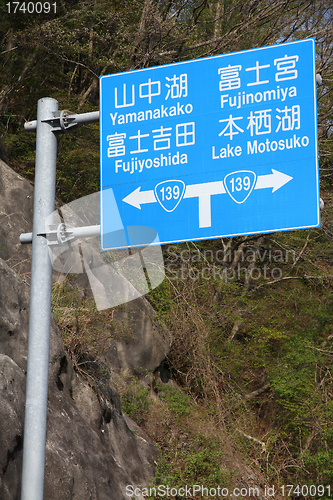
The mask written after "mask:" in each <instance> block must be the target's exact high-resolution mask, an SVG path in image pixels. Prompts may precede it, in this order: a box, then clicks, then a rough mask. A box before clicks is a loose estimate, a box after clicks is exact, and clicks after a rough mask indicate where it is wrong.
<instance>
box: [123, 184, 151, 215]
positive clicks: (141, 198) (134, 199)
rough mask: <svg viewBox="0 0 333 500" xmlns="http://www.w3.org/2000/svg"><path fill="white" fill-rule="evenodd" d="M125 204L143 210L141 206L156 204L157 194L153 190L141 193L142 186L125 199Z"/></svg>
mask: <svg viewBox="0 0 333 500" xmlns="http://www.w3.org/2000/svg"><path fill="white" fill-rule="evenodd" d="M123 201H124V202H125V203H128V204H129V205H132V207H135V208H138V209H139V210H141V205H143V204H144V203H154V202H155V201H156V198H155V193H154V191H153V190H150V191H141V186H139V187H138V188H137V189H135V190H134V191H132V192H131V193H130V194H129V195H127V196H126V197H125V198H123Z"/></svg>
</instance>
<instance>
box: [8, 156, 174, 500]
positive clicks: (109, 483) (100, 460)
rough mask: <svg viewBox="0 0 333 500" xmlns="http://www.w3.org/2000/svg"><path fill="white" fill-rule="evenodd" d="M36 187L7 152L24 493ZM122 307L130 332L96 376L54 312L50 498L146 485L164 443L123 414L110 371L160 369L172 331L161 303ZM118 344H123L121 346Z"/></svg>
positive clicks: (12, 405)
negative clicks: (83, 366)
mask: <svg viewBox="0 0 333 500" xmlns="http://www.w3.org/2000/svg"><path fill="white" fill-rule="evenodd" d="M32 195H33V193H32V188H31V186H30V184H29V183H28V182H27V181H25V180H23V179H22V178H21V177H19V176H18V175H17V174H15V173H14V172H13V171H12V170H11V169H9V167H7V166H6V165H5V164H4V163H3V162H1V161H0V222H1V224H0V228H1V229H0V238H1V240H0V241H1V246H0V498H1V500H14V499H17V498H19V495H20V488H21V468H22V448H23V424H24V404H25V378H26V364H27V338H28V314H29V285H28V283H26V282H25V281H27V280H26V279H25V277H26V273H28V272H29V266H30V262H29V261H30V249H29V247H28V246H25V247H22V246H21V245H20V243H19V240H18V238H19V235H20V233H22V232H29V231H31V228H32V227H31V226H32V222H31V221H32ZM127 307H128V309H126V308H125V309H122V311H120V312H119V318H118V319H119V321H121V322H126V321H127V322H129V323H130V325H131V331H130V334H129V335H128V336H127V337H126V338H125V339H124V340H123V341H122V340H121V339H120V338H119V339H117V342H115V343H114V344H113V346H112V348H111V350H110V352H109V353H106V354H105V357H104V363H105V364H106V366H107V370H106V372H105V373H104V375H103V377H100V378H98V377H95V378H94V379H92V380H91V381H90V382H89V381H87V380H86V379H84V378H82V377H81V376H80V375H79V374H77V373H76V372H75V371H74V369H73V365H72V362H71V359H70V358H69V357H68V355H67V353H66V351H65V349H64V346H63V342H62V338H61V334H60V331H59V329H58V327H57V325H56V323H55V321H54V320H53V321H52V328H51V348H50V368H49V401H48V427H47V443H46V469H45V490H44V491H45V493H44V498H47V499H48V500H62V499H63V500H65V499H66V500H69V499H80V500H85V499H87V500H88V499H94V500H95V499H96V500H97V499H99V500H122V499H125V498H128V497H127V496H126V492H125V491H126V490H125V489H126V485H136V486H144V485H147V484H148V483H149V481H150V480H151V479H152V477H153V474H154V462H155V460H156V458H157V450H156V448H155V446H154V445H153V443H152V442H151V441H150V440H149V438H148V437H147V436H146V435H145V434H144V433H143V432H142V431H141V430H140V429H139V428H138V427H137V426H136V424H134V422H132V421H131V420H130V419H129V418H128V417H126V416H125V415H123V414H122V412H121V407H120V399H119V395H118V393H117V392H116V390H115V388H114V383H113V381H112V377H111V376H110V374H111V375H112V374H116V376H117V378H118V379H120V378H122V379H124V380H125V379H126V377H130V376H131V374H135V373H137V370H139V369H140V370H142V369H143V370H148V371H149V370H153V369H154V368H156V367H157V366H158V364H159V363H160V362H161V361H162V360H163V358H164V357H165V354H166V352H167V349H168V345H169V342H170V341H169V339H168V338H167V336H165V332H164V333H163V331H161V330H160V328H158V327H157V326H156V325H155V324H154V318H153V310H152V308H151V307H150V306H149V305H148V304H147V303H146V302H145V301H144V299H140V300H139V299H138V300H137V301H135V303H133V304H131V305H129V306H127ZM115 353H116V354H115Z"/></svg>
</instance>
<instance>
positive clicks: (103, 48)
mask: <svg viewBox="0 0 333 500" xmlns="http://www.w3.org/2000/svg"><path fill="white" fill-rule="evenodd" d="M56 3H57V12H53V13H49V14H41V15H29V14H27V13H25V14H24V13H23V12H19V13H17V14H16V15H14V14H11V15H9V14H8V9H7V7H6V5H4V4H2V5H1V6H0V12H1V16H0V41H1V45H0V63H1V80H0V145H1V148H0V154H1V157H2V158H3V159H4V160H5V161H7V162H8V163H9V164H10V165H11V166H12V167H13V168H14V169H15V170H16V171H17V172H19V173H20V174H22V175H24V176H25V177H27V178H28V179H29V180H31V181H33V174H34V154H35V136H34V134H31V135H29V134H27V133H26V132H24V130H23V123H24V122H25V121H26V120H33V119H35V118H36V104H37V100H38V99H39V98H41V97H45V96H48V97H54V98H56V99H57V100H58V101H59V107H60V109H68V110H70V111H73V112H85V111H94V110H96V109H98V77H99V76H100V75H103V74H110V73H115V72H121V71H127V70H129V69H137V68H144V67H149V66H154V65H160V64H165V63H170V62H176V61H182V60H188V59H192V58H194V57H203V56H209V55H215V54H219V53H226V52H232V51H236V50H242V49H248V48H252V47H260V46H264V45H269V44H273V43H281V42H286V41H291V40H297V39H304V38H308V37H315V39H316V50H317V72H318V73H320V74H321V76H322V79H323V84H322V85H321V86H320V87H319V88H318V130H319V154H320V182H321V198H322V199H323V200H324V202H325V208H324V210H323V211H322V224H321V228H318V229H309V230H301V231H292V232H281V233H274V234H265V235H256V236H246V237H237V238H230V239H222V240H221V239H216V240H211V241H200V242H193V243H184V244H177V245H169V246H164V247H163V254H164V263H165V269H166V278H165V280H164V281H163V283H162V284H161V285H160V286H159V287H158V288H156V289H155V290H153V291H151V292H150V293H149V294H148V295H147V299H148V300H149V301H150V303H151V304H152V305H153V307H154V308H155V310H156V319H157V321H159V322H161V323H163V325H165V326H166V327H167V328H168V329H169V330H170V331H171V332H172V335H173V339H174V341H173V345H172V348H171V351H170V353H169V356H168V359H167V364H168V369H169V370H170V372H171V374H172V379H173V383H172V384H170V383H169V384H162V382H158V383H157V384H156V385H155V386H154V387H153V389H148V388H147V387H145V386H144V385H143V384H142V383H141V381H140V380H139V379H133V381H132V382H131V383H130V384H129V385H128V386H127V388H126V389H125V390H124V391H123V395H122V406H123V410H124V411H125V412H126V413H128V414H129V415H130V416H131V417H132V418H134V419H135V420H136V421H137V422H138V423H139V424H140V425H141V426H142V427H143V428H144V429H145V430H146V432H147V433H148V435H149V436H150V437H151V438H152V439H153V440H154V441H155V442H156V443H158V444H159V446H160V448H161V458H160V461H159V463H158V466H157V476H156V484H160V483H163V484H170V485H172V486H174V487H176V486H177V485H184V484H205V485H207V486H210V487H214V486H216V485H217V484H224V485H227V486H228V487H229V486H230V487H232V486H233V485H235V484H236V485H237V480H238V479H237V478H238V477H239V474H240V471H239V463H238V462H237V460H236V459H235V458H232V457H235V455H233V453H232V452H231V448H233V449H234V450H236V453H237V454H239V455H238V456H239V457H242V460H245V461H246V463H247V464H248V465H249V467H251V468H252V470H255V471H256V472H257V474H258V476H260V477H262V478H263V484H274V485H275V486H276V488H278V487H279V486H280V485H286V484H293V485H297V484H299V485H307V486H308V487H310V485H315V486H316V489H315V490H313V491H314V492H315V494H313V495H312V494H310V493H309V490H303V493H302V491H300V490H295V491H293V492H292V494H291V495H289V496H292V497H294V498H296V497H297V496H300V497H306V496H308V497H309V498H310V497H314V496H316V497H318V498H319V497H320V498H328V497H329V493H330V492H329V489H327V488H326V486H327V485H330V484H333V421H332V411H333V365H332V364H333V326H332V325H333V295H332V277H333V260H332V255H333V200H332V196H333V194H332V190H333V186H332V183H333V141H332V104H333V99H332V89H333V85H332V83H333V82H332V72H333V70H332V68H333V65H332V62H333V61H332V51H333V27H332V13H333V3H332V2H331V1H321V2H314V1H305V2H298V1H291V0H277V1H273V2H272V1H271V0H267V1H266V0H244V1H238V0H185V1H184V0H179V1H178V0H177V1H173V2H171V1H166V0H165V1H163V0H144V1H143V0H142V1H139V0H129V1H126V2H122V1H120V0H97V1H93V0H79V1H72V0H62V1H58V2H56ZM98 190H99V132H98V126H97V125H88V126H86V127H82V128H80V129H78V130H76V131H75V133H72V134H68V135H62V136H60V137H59V140H58V173H57V198H58V201H59V203H66V202H69V201H72V200H75V199H77V198H79V197H81V196H84V195H87V194H90V193H93V192H96V191H98ZM57 287H58V288H56V289H55V293H54V305H53V309H54V313H55V315H56V318H57V320H58V323H59V325H60V326H63V332H64V341H65V344H66V346H67V349H68V350H69V352H70V354H71V356H72V358H73V360H74V362H75V363H76V367H77V369H78V370H80V369H81V370H82V367H81V368H80V364H79V359H80V356H82V354H84V352H88V351H89V352H90V353H92V355H93V356H95V358H96V359H97V358H98V356H99V355H101V354H102V352H103V345H105V344H107V339H106V337H105V331H104V330H103V325H105V322H109V321H111V319H110V318H111V317H112V315H109V314H107V313H106V312H100V313H98V312H97V311H96V310H95V309H94V306H93V304H91V303H89V302H87V303H82V301H80V300H79V298H78V297H77V295H75V294H74V295H73V292H72V289H71V287H68V288H66V284H63V285H62V288H59V285H57ZM64 310H66V314H67V316H66V321H64V317H63V313H64ZM96 325H97V326H96ZM98 325H99V328H100V329H99V330H98ZM101 325H102V327H101ZM92 329H93V331H94V337H93V338H92V336H91V331H92ZM102 330H103V331H102ZM109 330H110V332H108V335H117V334H119V332H118V333H117V332H114V331H112V329H109ZM98 332H99V333H98ZM99 335H100V337H99ZM96 338H97V340H96ZM98 339H99V340H100V343H98ZM82 371H83V370H82ZM244 457H245V458H244ZM319 485H324V486H325V488H324V490H322V489H320V488H319ZM279 492H280V493H281V490H280V491H279ZM307 493H309V494H307ZM331 494H332V490H331ZM286 496H288V495H286Z"/></svg>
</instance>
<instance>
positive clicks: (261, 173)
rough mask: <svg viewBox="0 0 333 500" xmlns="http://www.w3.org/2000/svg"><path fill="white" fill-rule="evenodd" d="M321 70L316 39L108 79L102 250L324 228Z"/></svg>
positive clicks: (104, 87) (103, 108)
mask: <svg viewBox="0 0 333 500" xmlns="http://www.w3.org/2000/svg"><path fill="white" fill-rule="evenodd" d="M315 73H316V72H315V44H314V40H312V39H308V40H302V41H296V42H291V43H285V44H280V45H274V46H270V47H263V48H259V49H253V50H248V51H242V52H237V53H233V54H225V55H219V56H214V57H209V58H205V59H197V60H192V61H186V62H181V63H176V64H170V65H166V66H159V67H154V68H148V69H142V70H137V71H132V72H128V73H121V74H115V75H108V76H103V77H101V79H100V103H101V104H100V141H101V248H102V250H108V249H112V248H122V247H126V246H133V247H135V246H142V245H146V244H151V243H152V241H151V235H150V233H149V230H147V231H139V230H135V227H138V226H147V227H150V228H153V229H154V230H156V231H157V233H158V236H159V242H160V243H171V242H180V241H191V240H199V239H210V238H217V237H225V236H237V235H244V234H256V233H265V232H274V231H282V230H292V229H301V228H307V227H317V226H319V224H320V215H319V212H320V211H319V179H318V153H317V127H316V123H317V110H316V74H315ZM155 242H156V243H157V242H158V241H157V240H156V241H155Z"/></svg>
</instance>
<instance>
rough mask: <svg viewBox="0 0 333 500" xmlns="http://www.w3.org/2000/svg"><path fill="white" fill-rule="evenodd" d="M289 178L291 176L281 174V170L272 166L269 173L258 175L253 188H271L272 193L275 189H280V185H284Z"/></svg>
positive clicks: (290, 178)
mask: <svg viewBox="0 0 333 500" xmlns="http://www.w3.org/2000/svg"><path fill="white" fill-rule="evenodd" d="M291 180H292V177H290V175H287V174H283V173H282V172H279V171H278V170H274V168H272V173H271V174H267V175H258V177H257V182H256V185H255V187H254V189H264V188H273V189H272V193H274V192H275V191H276V190H277V189H280V187H282V186H284V185H285V184H287V182H289V181H291Z"/></svg>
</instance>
